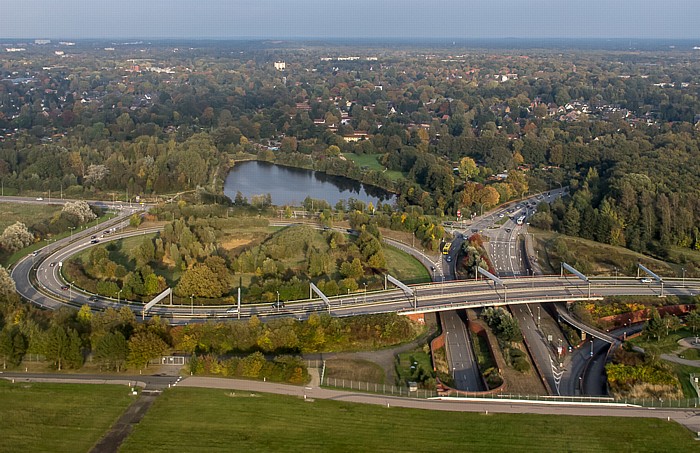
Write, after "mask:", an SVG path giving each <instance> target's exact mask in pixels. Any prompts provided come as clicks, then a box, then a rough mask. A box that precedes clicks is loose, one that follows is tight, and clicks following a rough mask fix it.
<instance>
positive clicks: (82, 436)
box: [0, 380, 133, 453]
mask: <svg viewBox="0 0 700 453" xmlns="http://www.w3.org/2000/svg"><path fill="white" fill-rule="evenodd" d="M132 400H133V397H131V396H129V395H128V392H127V387H125V386H117V385H77V384H36V383H31V384H27V383H21V384H20V383H17V384H12V383H10V382H8V381H5V380H0V407H2V412H1V413H2V423H0V439H2V441H0V451H3V452H34V451H37V452H38V451H46V452H49V451H50V452H69V453H74V452H81V451H84V452H87V451H89V450H90V449H91V448H92V446H93V445H94V444H95V443H96V442H97V441H98V440H100V439H101V438H102V436H103V435H104V434H105V433H106V432H107V430H108V429H109V428H110V427H111V426H112V424H113V423H114V422H115V421H116V420H117V418H119V416H120V415H121V414H122V413H123V412H124V410H125V409H126V408H127V406H128V405H129V404H130V403H131V401H132Z"/></svg>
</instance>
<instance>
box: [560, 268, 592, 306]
mask: <svg viewBox="0 0 700 453" xmlns="http://www.w3.org/2000/svg"><path fill="white" fill-rule="evenodd" d="M564 269H566V270H567V271H569V272H571V273H572V274H574V275H575V276H577V277H578V278H580V279H581V280H583V281H584V282H586V283H588V298H589V299H590V298H591V281H590V280H589V279H588V277H586V276H585V275H583V274H582V273H581V272H579V271H577V270H576V269H575V268H574V267H573V266H571V265H569V264H566V263H564V262H562V263H561V276H562V277H564Z"/></svg>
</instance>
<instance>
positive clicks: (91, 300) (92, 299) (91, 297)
mask: <svg viewBox="0 0 700 453" xmlns="http://www.w3.org/2000/svg"><path fill="white" fill-rule="evenodd" d="M88 300H89V301H90V302H97V296H90V298H89V299H88Z"/></svg>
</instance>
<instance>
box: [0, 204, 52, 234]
mask: <svg viewBox="0 0 700 453" xmlns="http://www.w3.org/2000/svg"><path fill="white" fill-rule="evenodd" d="M61 209H63V206H57V205H41V204H31V203H0V232H2V231H4V230H5V228H7V227H8V226H10V225H12V224H13V223H15V222H17V221H19V222H22V223H24V224H25V225H27V226H28V227H29V226H32V225H33V224H35V223H38V222H41V221H43V220H47V219H50V218H51V217H53V215H54V214H55V213H57V212H59V211H60V210H61Z"/></svg>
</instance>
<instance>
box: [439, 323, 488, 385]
mask: <svg viewBox="0 0 700 453" xmlns="http://www.w3.org/2000/svg"><path fill="white" fill-rule="evenodd" d="M440 320H441V322H442V330H443V332H444V333H445V347H446V350H447V358H448V362H449V364H450V367H451V368H452V376H453V378H454V381H455V382H454V386H453V387H454V388H456V389H457V390H464V391H468V392H480V391H483V390H486V389H485V388H484V382H483V379H482V378H481V372H480V371H479V366H478V365H477V361H476V357H475V356H474V350H473V348H472V343H471V339H470V335H469V331H468V329H467V326H466V324H465V322H464V320H463V319H462V318H461V317H460V315H459V313H458V312H456V311H446V312H443V313H442V314H441V315H440Z"/></svg>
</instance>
